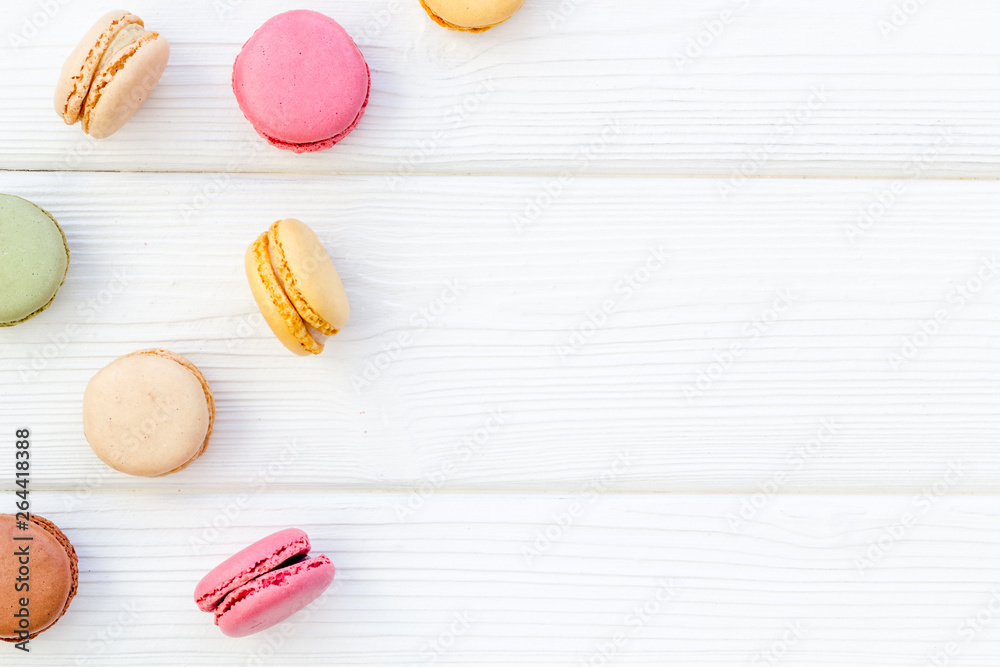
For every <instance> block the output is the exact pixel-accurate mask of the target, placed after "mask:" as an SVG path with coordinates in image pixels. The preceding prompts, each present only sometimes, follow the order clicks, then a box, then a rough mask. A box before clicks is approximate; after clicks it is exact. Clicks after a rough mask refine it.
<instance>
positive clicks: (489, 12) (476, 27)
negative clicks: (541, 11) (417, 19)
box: [420, 0, 524, 32]
mask: <svg viewBox="0 0 1000 667" xmlns="http://www.w3.org/2000/svg"><path fill="white" fill-rule="evenodd" d="M420 4H421V5H423V7H424V9H425V10H426V11H427V13H428V14H430V16H431V18H433V19H434V20H435V21H437V22H438V23H439V24H441V25H443V26H445V27H446V28H450V29H452V30H465V31H468V32H483V31H485V30H489V29H490V28H492V27H494V26H495V25H497V24H500V23H503V22H504V21H506V20H507V19H509V18H510V17H511V16H513V15H514V14H515V13H516V12H517V10H519V9H520V8H521V6H522V5H524V0H420Z"/></svg>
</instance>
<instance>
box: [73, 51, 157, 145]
mask: <svg viewBox="0 0 1000 667" xmlns="http://www.w3.org/2000/svg"><path fill="white" fill-rule="evenodd" d="M169 59H170V44H169V42H167V40H166V39H165V38H164V37H162V36H160V35H159V34H158V33H155V32H146V33H144V34H143V35H142V36H141V37H140V38H139V39H138V40H136V41H135V42H133V43H131V44H130V45H128V46H127V47H125V48H124V49H122V50H121V51H120V52H119V53H118V54H115V57H114V59H113V60H112V61H111V62H110V63H109V64H108V65H107V66H106V67H104V69H102V70H101V71H100V72H98V74H97V76H96V77H95V79H94V82H93V84H92V85H91V87H90V93H89V94H88V95H87V100H86V103H85V105H84V108H83V112H82V117H81V120H82V122H83V131H84V132H86V133H87V134H89V135H91V136H93V137H95V138H97V139H104V138H107V137H110V136H111V135H112V134H114V133H115V132H117V131H118V130H120V129H121V128H122V126H124V125H125V123H127V122H128V121H129V119H130V118H132V116H134V115H135V112H136V111H138V110H139V108H140V107H141V106H142V105H143V104H144V103H145V101H146V99H148V98H149V95H150V93H152V91H153V89H154V88H155V87H156V84H157V83H158V82H159V80H160V76H161V75H162V74H163V71H164V70H165V69H166V67H167V61H168V60H169Z"/></svg>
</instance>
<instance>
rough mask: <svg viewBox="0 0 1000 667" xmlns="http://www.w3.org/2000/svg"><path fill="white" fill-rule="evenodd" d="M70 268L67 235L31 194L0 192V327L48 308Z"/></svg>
mask: <svg viewBox="0 0 1000 667" xmlns="http://www.w3.org/2000/svg"><path fill="white" fill-rule="evenodd" d="M68 270H69V246H68V245H67V244H66V235H65V234H63V231H62V229H61V228H60V227H59V224H58V223H57V222H56V221H55V218H53V217H52V216H51V215H49V213H48V212H47V211H45V210H43V209H41V208H39V207H38V206H35V205H34V204H32V203H31V202H30V201H28V200H27V199H21V198H20V197H15V196H13V195H4V194H0V327H10V326H14V325H15V324H20V323H21V322H24V321H25V320H28V319H31V318H32V317H34V316H35V315H37V314H38V313H40V312H42V311H43V310H45V309H46V308H48V307H49V304H51V303H52V300H53V299H55V298H56V292H58V291H59V288H60V287H61V286H62V284H63V281H64V280H65V279H66V272H67V271H68Z"/></svg>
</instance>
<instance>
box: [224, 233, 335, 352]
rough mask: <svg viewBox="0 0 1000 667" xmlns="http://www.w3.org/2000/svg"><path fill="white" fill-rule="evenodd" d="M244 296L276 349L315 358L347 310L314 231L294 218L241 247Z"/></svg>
mask: <svg viewBox="0 0 1000 667" xmlns="http://www.w3.org/2000/svg"><path fill="white" fill-rule="evenodd" d="M244 264H245V267H246V272H247V280H248V281H249V282H250V291H251V293H252V294H253V298H254V301H256V302H257V307H258V308H260V312H261V313H262V314H263V316H264V321H265V322H267V324H268V326H269V327H271V331H273V332H274V335H275V336H277V337H278V340H279V341H281V343H282V345H284V346H285V347H287V348H288V349H289V350H291V351H292V352H294V353H295V354H298V355H300V356H305V355H308V354H319V353H321V352H322V351H323V347H324V342H325V340H326V337H327V336H333V335H335V334H336V333H337V332H338V331H340V329H341V328H343V326H344V325H345V324H346V323H347V320H348V319H349V318H350V316H351V307H350V304H349V303H348V302H347V292H346V291H345V290H344V284H343V283H342V282H341V280H340V275H339V274H338V273H337V269H336V268H335V267H334V266H333V260H331V259H330V256H329V255H328V254H327V252H326V249H325V248H324V247H323V244H322V243H321V242H320V240H319V237H318V236H316V232H314V231H313V230H312V229H310V228H309V227H308V226H307V225H306V224H305V223H304V222H301V221H299V220H296V219H295V218H286V219H284V220H279V221H277V222H276V223H274V224H273V225H271V228H270V229H268V230H267V231H266V232H264V233H263V234H261V235H260V236H259V237H257V239H256V240H254V242H253V243H251V244H250V247H249V248H247V252H246V256H245V258H244Z"/></svg>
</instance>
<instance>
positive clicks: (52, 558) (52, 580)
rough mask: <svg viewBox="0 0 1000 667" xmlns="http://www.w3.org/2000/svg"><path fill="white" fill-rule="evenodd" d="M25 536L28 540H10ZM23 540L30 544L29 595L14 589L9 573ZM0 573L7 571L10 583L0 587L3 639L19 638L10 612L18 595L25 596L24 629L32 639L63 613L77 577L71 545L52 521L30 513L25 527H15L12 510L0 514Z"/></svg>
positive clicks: (14, 609)
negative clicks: (26, 621)
mask: <svg viewBox="0 0 1000 667" xmlns="http://www.w3.org/2000/svg"><path fill="white" fill-rule="evenodd" d="M26 536H30V537H31V538H32V540H31V541H30V542H26V541H15V540H14V538H15V537H26ZM26 544H27V545H30V546H29V553H30V558H31V561H30V568H31V573H30V582H29V583H30V586H31V589H30V595H29V594H28V593H18V592H17V591H15V590H14V586H13V573H14V572H16V571H17V569H18V567H19V566H20V563H19V562H18V558H17V556H16V555H15V552H16V551H17V549H18V547H20V546H23V545H26ZM0 573H4V574H5V575H6V574H10V575H11V577H10V579H9V581H10V585H9V586H4V587H3V588H2V589H0V640H2V641H5V642H17V641H21V640H20V638H19V637H18V635H17V630H18V628H17V622H16V621H17V619H15V618H14V614H15V613H16V612H17V611H18V610H19V609H20V604H19V600H20V597H21V596H22V595H24V596H26V597H28V600H29V606H28V610H29V612H30V622H31V623H30V625H29V626H28V631H29V632H30V635H29V638H30V639H34V638H35V637H37V636H38V635H39V634H40V633H42V632H43V631H45V630H46V629H48V628H50V627H52V625H53V624H54V623H55V622H56V621H58V620H59V619H60V618H61V617H62V615H63V614H65V613H66V610H67V609H68V608H69V604H70V602H71V601H72V600H73V597H74V596H75V595H76V590H77V585H78V581H79V569H78V564H77V556H76V550H75V549H73V545H72V544H71V543H70V541H69V539H68V538H67V537H66V535H65V534H64V533H63V532H62V531H61V530H59V528H58V527H57V526H56V525H55V524H54V523H52V522H51V521H49V520H47V519H45V518H43V517H40V516H37V515H33V516H32V517H31V520H30V522H29V523H28V529H27V530H20V529H19V528H17V519H16V518H15V516H14V515H13V514H2V515H0Z"/></svg>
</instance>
